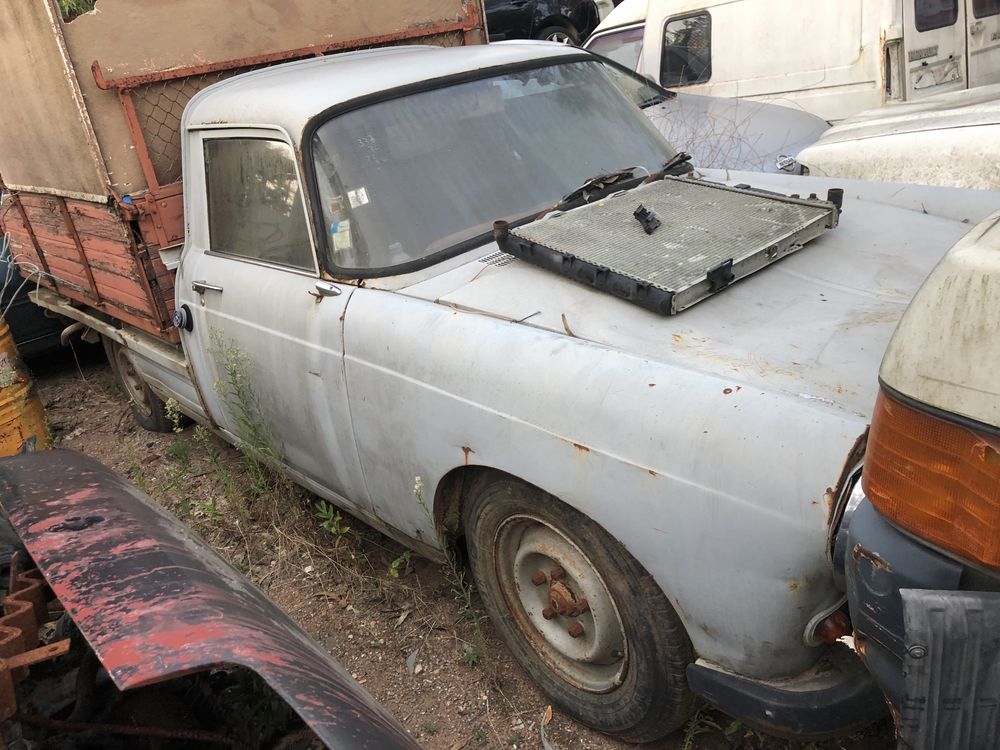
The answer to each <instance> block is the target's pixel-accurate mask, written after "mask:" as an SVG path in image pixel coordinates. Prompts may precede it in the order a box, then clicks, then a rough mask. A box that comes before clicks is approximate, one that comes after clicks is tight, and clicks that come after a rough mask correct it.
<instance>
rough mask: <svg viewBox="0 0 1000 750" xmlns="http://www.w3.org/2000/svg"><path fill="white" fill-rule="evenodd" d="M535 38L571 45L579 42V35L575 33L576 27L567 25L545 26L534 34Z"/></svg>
mask: <svg viewBox="0 0 1000 750" xmlns="http://www.w3.org/2000/svg"><path fill="white" fill-rule="evenodd" d="M535 38H536V39H541V40H543V41H546V42H556V43H558V44H569V45H572V46H576V45H577V44H579V42H580V35H579V34H577V33H576V29H572V28H569V27H567V26H546V27H545V28H544V29H542V30H541V31H539V32H538V33H537V34H535Z"/></svg>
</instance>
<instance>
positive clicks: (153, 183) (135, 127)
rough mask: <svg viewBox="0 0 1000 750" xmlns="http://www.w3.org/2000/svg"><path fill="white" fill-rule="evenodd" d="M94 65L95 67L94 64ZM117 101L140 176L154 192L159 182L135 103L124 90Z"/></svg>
mask: <svg viewBox="0 0 1000 750" xmlns="http://www.w3.org/2000/svg"><path fill="white" fill-rule="evenodd" d="M94 64H95V65H96V63H94ZM118 101H119V102H121V105H122V110H123V111H124V112H125V124H126V125H128V132H129V134H130V135H131V136H132V142H133V143H134V144H135V156H136V158H137V159H138V160H139V167H140V168H141V169H142V176H143V177H145V178H146V187H147V188H148V189H149V190H155V189H156V188H158V187H160V181H159V179H158V178H157V177H156V170H155V169H154V168H153V160H152V159H150V158H149V147H148V146H147V145H146V136H145V135H144V134H143V132H142V126H141V125H140V124H139V114H138V113H137V112H136V111H135V102H133V101H132V95H131V92H130V91H129V90H128V89H124V88H121V89H118Z"/></svg>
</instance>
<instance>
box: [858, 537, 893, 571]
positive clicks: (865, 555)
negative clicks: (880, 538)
mask: <svg viewBox="0 0 1000 750" xmlns="http://www.w3.org/2000/svg"><path fill="white" fill-rule="evenodd" d="M851 554H852V555H853V556H854V560H855V561H856V562H859V561H861V560H867V561H868V563H869V564H870V565H871V566H872V567H873V568H877V569H878V570H885V571H891V570H892V566H891V565H889V563H887V562H886V561H885V560H883V559H882V558H881V557H879V556H878V554H877V553H875V552H869V551H868V550H866V549H865V548H864V547H862V546H861V545H860V544H855V545H854V549H853V550H852V551H851Z"/></svg>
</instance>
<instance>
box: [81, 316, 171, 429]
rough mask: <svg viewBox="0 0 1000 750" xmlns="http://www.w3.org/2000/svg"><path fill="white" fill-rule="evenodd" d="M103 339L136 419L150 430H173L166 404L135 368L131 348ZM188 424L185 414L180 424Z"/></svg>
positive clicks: (113, 370) (113, 369)
mask: <svg viewBox="0 0 1000 750" xmlns="http://www.w3.org/2000/svg"><path fill="white" fill-rule="evenodd" d="M101 340H102V341H103V342H104V352H105V353H106V354H107V355H108V363H109V364H110V365H111V371H112V372H114V374H115V377H116V378H117V379H118V384H119V385H120V386H121V387H122V390H124V391H125V395H126V396H128V399H129V406H130V407H131V409H132V416H133V417H135V421H136V423H137V424H138V425H139V426H140V427H142V428H143V429H146V430H149V431H150V432H173V431H174V423H173V422H171V421H170V418H169V417H168V416H167V409H166V404H165V403H164V402H163V399H161V398H160V397H159V396H157V395H156V394H155V393H153V391H152V389H151V388H150V387H149V386H148V385H146V381H144V380H143V379H142V376H141V375H140V374H139V373H138V371H136V369H135V367H134V366H133V364H132V359H131V354H130V353H129V350H128V349H126V348H125V347H124V346H122V345H121V344H118V343H115V342H114V341H112V340H111V339H109V338H106V337H104V336H102V337H101ZM185 424H187V421H186V418H185V420H182V421H181V423H180V424H179V425H178V426H180V427H183V426H184V425H185Z"/></svg>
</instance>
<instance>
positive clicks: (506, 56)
mask: <svg viewBox="0 0 1000 750" xmlns="http://www.w3.org/2000/svg"><path fill="white" fill-rule="evenodd" d="M579 54H581V50H579V49H577V48H574V47H568V46H566V45H563V44H551V43H543V42H504V43H503V44H480V45H470V46H466V47H432V46H401V47H385V48H380V49H373V50H363V51H359V52H348V53H342V54H337V55H329V56H327V57H320V58H310V59H308V60H299V61H296V62H290V63H284V64H281V65H275V66H272V67H268V68H262V69H260V70H255V71H252V72H249V73H244V74H242V75H239V76H234V77H233V78H229V79H227V80H225V81H222V82H220V83H217V84H215V85H213V86H209V87H208V88H206V89H204V90H203V91H201V92H199V93H198V94H196V95H195V96H194V97H192V98H191V101H190V102H189V103H188V105H187V107H186V108H185V110H184V117H183V120H182V128H183V129H184V130H196V129H201V128H210V127H218V126H220V125H225V126H229V127H234V126H236V127H238V126H247V127H255V126H261V127H278V128H281V129H283V130H285V131H286V132H287V133H288V134H289V135H290V136H291V137H292V138H293V139H297V138H298V137H299V136H300V135H301V133H302V130H303V128H304V127H305V125H306V123H307V122H308V121H309V120H310V119H311V118H312V117H314V116H315V115H316V114H318V113H320V112H322V111H324V110H326V109H328V108H330V107H334V106H336V105H338V104H343V103H346V102H349V101H351V100H353V99H357V98H359V97H363V96H367V95H371V94H377V93H379V92H382V91H389V90H392V89H395V88H399V87H403V86H407V85H416V84H421V83H425V82H427V81H432V80H434V79H436V78H445V77H448V76H452V75H457V74H461V73H468V72H472V71H476V70H484V69H489V68H494V67H503V66H509V65H516V64H519V63H525V62H531V61H535V60H537V61H546V60H552V61H553V62H555V61H557V60H559V59H560V58H568V57H571V56H573V55H579Z"/></svg>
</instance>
